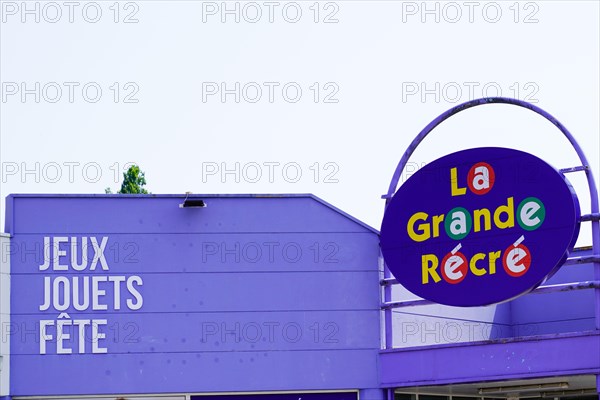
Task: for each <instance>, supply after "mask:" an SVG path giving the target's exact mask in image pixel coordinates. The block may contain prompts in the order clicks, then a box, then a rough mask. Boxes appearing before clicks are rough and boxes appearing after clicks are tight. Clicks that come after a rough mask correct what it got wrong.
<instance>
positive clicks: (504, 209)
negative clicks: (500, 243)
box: [494, 197, 515, 229]
mask: <svg viewBox="0 0 600 400" xmlns="http://www.w3.org/2000/svg"><path fill="white" fill-rule="evenodd" d="M502 213H506V215H507V217H506V221H504V222H502V221H501V220H500V214H502ZM494 223H495V224H496V226H497V227H498V228H500V229H506V228H512V227H513V226H515V207H514V205H513V198H512V197H509V198H508V199H506V205H505V206H499V207H498V208H496V211H494Z"/></svg>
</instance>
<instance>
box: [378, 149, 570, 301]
mask: <svg viewBox="0 0 600 400" xmlns="http://www.w3.org/2000/svg"><path fill="white" fill-rule="evenodd" d="M579 219H580V210H579V202H578V200H577V196H576V195H575V192H574V191H573V188H572V187H571V185H570V184H569V183H568V181H567V180H566V179H565V178H564V176H563V175H562V174H561V173H560V172H558V171H557V170H555V169H554V168H552V167H551V166H550V165H548V164H547V163H546V162H544V161H542V160H541V159H539V158H537V157H535V156H533V155H531V154H528V153H524V152H522V151H518V150H512V149H505V148H497V147H485V148H477V149H469V150H463V151H459V152H457V153H453V154H449V155H447V156H444V157H442V158H440V159H437V160H435V161H433V162H431V163H430V164H428V165H426V166H425V167H423V168H422V169H420V170H419V171H417V172H416V173H415V174H414V175H413V176H411V177H410V178H409V179H408V180H407V181H406V182H405V183H404V184H403V185H402V186H401V187H400V188H399V189H398V191H397V192H396V193H395V194H394V197H393V198H392V199H391V201H390V203H389V204H388V206H387V208H386V210H385V215H384V217H383V223H382V226H381V251H382V253H383V257H384V259H385V262H386V264H387V266H388V268H389V269H390V271H391V272H392V274H393V275H394V276H395V277H396V279H397V280H398V282H400V283H401V284H402V285H403V286H405V287H406V288H407V289H408V290H410V291H411V292H412V293H414V294H416V295H418V296H420V297H422V298H424V299H427V300H431V301H434V302H436V303H440V304H446V305H451V306H463V307H468V306H482V305H488V304H494V303H499V302H503V301H507V300H510V299H513V298H515V297H517V296H519V295H522V294H525V293H527V292H529V291H531V290H533V289H534V288H536V287H537V286H538V285H540V284H541V283H542V282H544V281H545V280H546V279H547V278H548V277H550V276H551V275H552V274H553V273H554V272H556V270H557V269H558V268H559V267H560V266H561V265H562V264H563V263H564V261H565V259H566V258H567V256H568V254H569V252H570V251H571V250H572V249H573V246H574V245H575V241H576V240H577V235H578V234H579Z"/></svg>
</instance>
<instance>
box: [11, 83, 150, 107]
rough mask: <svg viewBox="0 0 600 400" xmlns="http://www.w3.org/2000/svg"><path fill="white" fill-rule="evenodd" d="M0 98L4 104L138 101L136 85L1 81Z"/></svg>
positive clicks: (138, 87)
mask: <svg viewBox="0 0 600 400" xmlns="http://www.w3.org/2000/svg"><path fill="white" fill-rule="evenodd" d="M1 92H2V93H1V94H0V98H1V99H2V103H4V104H11V103H12V104H14V103H22V104H25V103H38V104H40V103H41V104H44V103H48V104H74V103H87V104H95V103H106V102H112V103H121V104H136V103H139V102H140V99H139V92H140V86H139V85H138V84H137V83H136V82H125V83H123V82H112V83H110V84H107V83H99V82H94V81H87V82H76V81H70V82H39V81H35V82H10V81H6V82H2V87H1Z"/></svg>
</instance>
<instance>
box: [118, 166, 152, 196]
mask: <svg viewBox="0 0 600 400" xmlns="http://www.w3.org/2000/svg"><path fill="white" fill-rule="evenodd" d="M144 185H146V177H145V175H144V173H143V172H142V171H140V167H138V166H137V165H132V166H131V167H129V169H128V170H127V172H125V173H124V174H123V183H122V184H121V190H119V191H118V192H117V193H119V194H148V191H147V190H146V189H144Z"/></svg>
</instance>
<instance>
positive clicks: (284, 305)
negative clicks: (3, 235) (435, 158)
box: [6, 195, 380, 396]
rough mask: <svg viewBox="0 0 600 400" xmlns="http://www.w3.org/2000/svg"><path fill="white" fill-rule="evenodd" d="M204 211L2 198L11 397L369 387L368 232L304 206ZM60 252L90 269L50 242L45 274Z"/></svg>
mask: <svg viewBox="0 0 600 400" xmlns="http://www.w3.org/2000/svg"><path fill="white" fill-rule="evenodd" d="M201 198H203V199H204V200H205V201H206V202H207V204H208V207H206V208H194V209H180V208H179V207H178V204H179V203H181V202H182V200H183V196H167V195H164V196H154V195H150V196H126V195H114V196H110V195H106V196H105V195H102V196H94V195H82V196H44V195H12V196H9V198H7V218H6V221H7V222H6V231H7V233H10V234H11V235H12V239H11V248H10V253H11V289H12V292H11V307H12V322H11V394H12V395H13V396H26V395H68V394H110V393H168V392H179V393H181V392H219V391H267V390H309V389H312V390H316V389H319V390H321V389H322V390H332V389H368V388H377V387H378V386H379V380H378V376H377V362H378V361H377V357H378V352H379V347H380V340H379V332H380V331H379V329H380V322H379V283H378V282H379V273H378V269H377V268H378V265H377V258H378V235H377V232H375V231H373V230H372V229H370V228H368V227H366V226H365V225H364V224H361V223H360V222H358V221H356V220H354V219H352V218H350V217H348V216H347V215H345V214H343V213H341V212H340V211H338V210H336V209H335V208H333V207H331V206H329V205H328V204H326V203H324V202H323V201H321V200H319V199H317V198H315V197H313V196H310V195H297V196H271V197H268V196H265V197H259V196H204V197H201ZM56 237H66V238H68V240H71V238H75V243H76V247H75V248H74V249H75V252H76V254H78V258H77V259H76V262H77V263H80V262H81V244H82V243H83V241H84V239H82V238H83V237H86V238H88V239H87V242H88V248H87V254H88V262H87V264H88V266H87V268H86V269H84V270H82V271H78V270H75V269H74V268H73V266H72V261H71V245H70V243H62V242H57V244H56V246H57V247H58V250H60V251H64V252H65V253H64V255H59V257H58V258H57V261H58V266H57V267H56V268H57V269H58V270H55V269H53V267H52V266H50V267H49V268H48V269H47V270H44V269H45V268H46V267H45V264H46V261H48V260H47V259H48V256H49V260H50V262H52V261H54V260H55V259H54V258H53V255H54V250H55V249H54V245H53V243H54V242H53V240H54V238H56ZM92 237H93V238H95V240H96V242H94V244H92V239H91V238H92ZM45 238H49V239H45ZM104 238H107V239H104ZM45 240H49V243H50V246H49V252H48V253H47V254H46V256H47V257H46V259H45V258H44V253H45V250H44V241H45ZM103 240H104V241H105V242H104V246H103ZM94 247H95V248H96V249H100V248H104V249H103V251H99V250H98V251H95V250H94ZM96 252H97V253H98V256H99V255H100V253H102V254H103V256H104V258H102V257H98V259H97V260H96V262H95V264H96V268H95V270H90V268H91V264H94V262H93V259H94V254H96ZM43 264H44V266H43V267H41V268H40V265H43ZM63 264H64V265H66V267H64V268H66V270H62V268H63V267H62V265H63ZM75 284H76V285H78V291H77V293H78V295H77V296H75V297H77V299H75V298H74V293H72V292H73V286H74V285H75ZM45 285H48V287H49V289H46V288H45ZM67 286H68V289H69V290H68V293H70V295H69V296H64V293H65V290H66V288H67ZM85 286H87V287H89V288H90V289H89V296H86V290H84V287H85ZM48 290H49V291H50V292H51V293H54V292H55V291H56V290H58V295H57V297H56V299H54V298H53V297H49V298H46V294H47V292H48ZM67 298H68V299H69V303H70V304H66V303H65V301H66V300H65V299H67ZM48 299H49V300H48ZM86 299H88V300H89V303H88V304H86V303H85V300H86ZM75 300H78V301H79V303H80V306H78V307H77V308H78V309H76V307H74V304H73V303H74V301H75ZM48 301H49V305H46V303H47V302H48ZM94 302H95V303H96V305H95V306H94ZM94 308H96V309H94ZM104 308H105V309H104ZM65 314H68V316H67V315H65ZM40 321H46V322H42V323H41V322H40ZM59 321H61V322H59ZM65 321H67V322H65ZM94 321H95V322H94ZM44 324H46V325H44ZM59 325H60V326H62V331H63V336H62V340H58V341H57V336H58V334H59V331H58V330H59V329H60V328H59ZM44 332H45V335H46V336H44ZM65 333H66V334H67V335H69V337H66V336H65V335H64V334H65ZM80 334H83V335H84V340H83V342H82V341H80V340H79V335H80ZM103 335H104V336H103ZM57 342H58V343H60V344H58V343H57ZM44 344H45V345H44ZM61 348H62V349H61ZM94 348H95V349H94ZM69 351H70V352H71V354H62V353H68V352H69ZM80 352H81V354H80ZM40 353H45V354H40ZM57 353H61V354H57ZM32 377H35V379H32ZM65 377H69V378H68V379H65Z"/></svg>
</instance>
